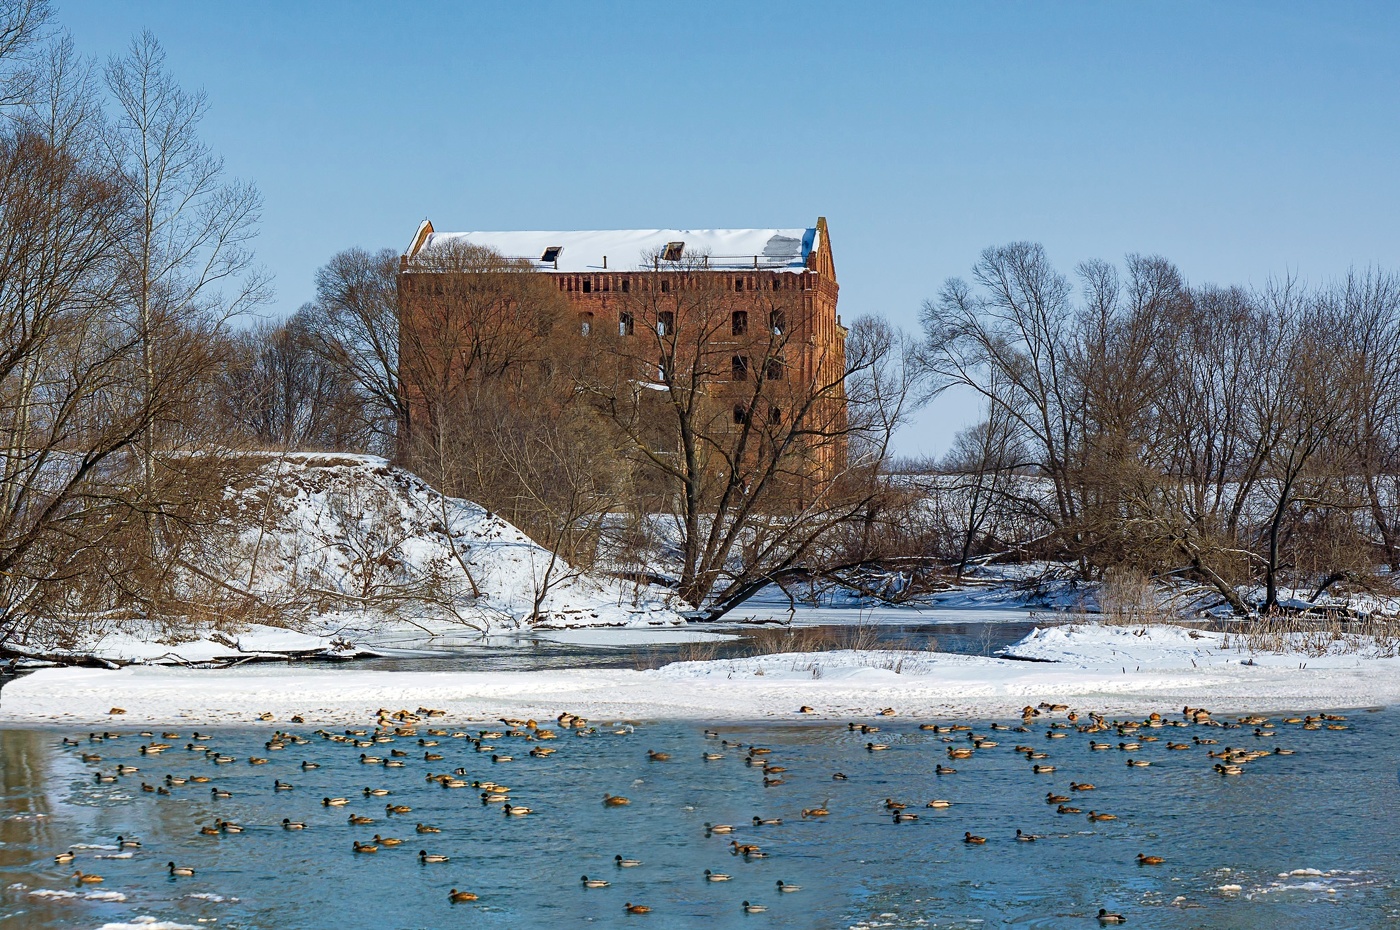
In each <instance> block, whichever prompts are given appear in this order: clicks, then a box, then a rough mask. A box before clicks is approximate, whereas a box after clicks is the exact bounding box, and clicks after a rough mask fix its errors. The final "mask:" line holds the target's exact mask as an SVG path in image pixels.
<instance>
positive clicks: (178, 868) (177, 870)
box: [166, 862, 194, 878]
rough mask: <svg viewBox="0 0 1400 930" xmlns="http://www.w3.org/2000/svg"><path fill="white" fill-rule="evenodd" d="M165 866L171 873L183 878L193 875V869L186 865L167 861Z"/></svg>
mask: <svg viewBox="0 0 1400 930" xmlns="http://www.w3.org/2000/svg"><path fill="white" fill-rule="evenodd" d="M166 868H167V869H168V870H169V871H170V874H171V875H179V876H182V877H184V878H190V877H192V876H193V875H194V869H192V868H190V867H189V866H187V865H176V864H175V863H173V862H168V863H166Z"/></svg>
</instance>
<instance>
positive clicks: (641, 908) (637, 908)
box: [622, 901, 651, 914]
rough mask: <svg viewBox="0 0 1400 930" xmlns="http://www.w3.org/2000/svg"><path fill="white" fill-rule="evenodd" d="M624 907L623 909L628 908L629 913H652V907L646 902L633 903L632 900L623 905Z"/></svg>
mask: <svg viewBox="0 0 1400 930" xmlns="http://www.w3.org/2000/svg"><path fill="white" fill-rule="evenodd" d="M622 907H623V909H624V910H626V911H627V913H629V914H650V913H651V908H649V907H647V906H646V905H645V904H633V903H632V902H631V901H628V902H627V903H626V904H624V905H622Z"/></svg>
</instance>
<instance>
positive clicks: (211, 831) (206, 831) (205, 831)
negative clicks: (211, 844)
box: [199, 827, 219, 836]
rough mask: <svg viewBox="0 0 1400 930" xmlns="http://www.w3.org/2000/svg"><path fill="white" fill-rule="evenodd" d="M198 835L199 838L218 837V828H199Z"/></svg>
mask: <svg viewBox="0 0 1400 930" xmlns="http://www.w3.org/2000/svg"><path fill="white" fill-rule="evenodd" d="M199 834H200V836H218V835H219V828H218V827H200V828H199Z"/></svg>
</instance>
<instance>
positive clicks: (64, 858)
mask: <svg viewBox="0 0 1400 930" xmlns="http://www.w3.org/2000/svg"><path fill="white" fill-rule="evenodd" d="M76 858H78V857H77V856H75V855H73V853H71V852H61V853H59V854H58V855H57V856H54V857H53V861H54V862H57V863H58V864H59V865H67V864H68V863H70V862H72V861H73V860H74V859H76Z"/></svg>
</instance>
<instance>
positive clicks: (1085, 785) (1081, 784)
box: [1069, 781, 1094, 791]
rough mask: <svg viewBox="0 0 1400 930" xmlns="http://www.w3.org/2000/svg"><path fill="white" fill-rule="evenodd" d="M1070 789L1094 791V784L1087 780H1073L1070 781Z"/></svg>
mask: <svg viewBox="0 0 1400 930" xmlns="http://www.w3.org/2000/svg"><path fill="white" fill-rule="evenodd" d="M1069 790H1070V791H1093V790H1094V786H1093V785H1091V784H1090V783H1089V782H1087V781H1072V782H1070V783H1069Z"/></svg>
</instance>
